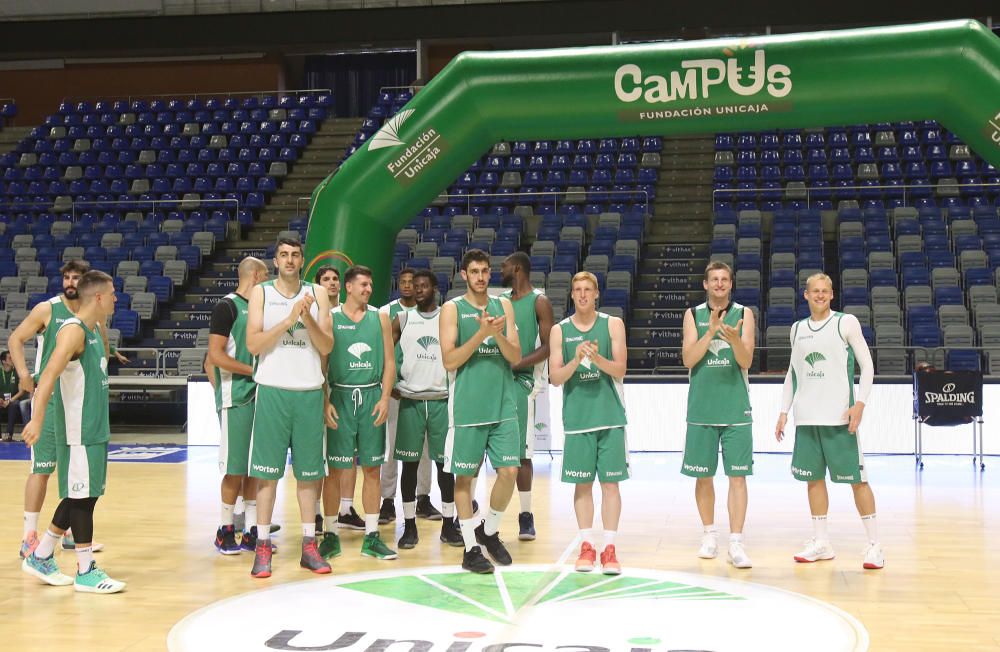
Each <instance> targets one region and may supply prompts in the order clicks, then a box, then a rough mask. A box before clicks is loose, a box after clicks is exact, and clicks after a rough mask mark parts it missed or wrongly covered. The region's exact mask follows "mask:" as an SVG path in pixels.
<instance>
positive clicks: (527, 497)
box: [517, 489, 531, 512]
mask: <svg viewBox="0 0 1000 652" xmlns="http://www.w3.org/2000/svg"><path fill="white" fill-rule="evenodd" d="M517 497H518V498H519V499H520V500H521V511H522V512H530V511H531V490H530V489H529V490H528V491H518V492H517Z"/></svg>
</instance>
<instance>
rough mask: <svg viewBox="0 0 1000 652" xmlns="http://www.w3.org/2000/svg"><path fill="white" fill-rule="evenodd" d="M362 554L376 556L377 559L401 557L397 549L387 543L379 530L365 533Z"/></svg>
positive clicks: (363, 555)
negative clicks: (379, 533)
mask: <svg viewBox="0 0 1000 652" xmlns="http://www.w3.org/2000/svg"><path fill="white" fill-rule="evenodd" d="M361 556H362V557H374V558H375V559H396V558H397V557H399V555H398V554H396V551H395V550H393V549H392V548H390V547H389V546H387V545H385V543H384V542H383V541H382V538H381V537H380V536H379V535H378V532H371V533H369V534H366V535H365V540H364V541H363V542H362V543H361Z"/></svg>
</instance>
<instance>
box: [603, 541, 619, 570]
mask: <svg viewBox="0 0 1000 652" xmlns="http://www.w3.org/2000/svg"><path fill="white" fill-rule="evenodd" d="M601 572H602V573H604V574H605V575H621V572H622V565H621V564H619V563H618V557H616V556H615V547H614V546H607V547H606V548H605V549H604V552H602V553H601Z"/></svg>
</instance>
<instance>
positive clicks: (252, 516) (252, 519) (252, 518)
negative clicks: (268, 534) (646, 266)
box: [243, 500, 257, 532]
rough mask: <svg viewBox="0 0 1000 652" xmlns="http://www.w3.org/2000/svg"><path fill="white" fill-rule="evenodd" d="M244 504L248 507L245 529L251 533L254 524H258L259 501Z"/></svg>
mask: <svg viewBox="0 0 1000 652" xmlns="http://www.w3.org/2000/svg"><path fill="white" fill-rule="evenodd" d="M243 504H244V506H245V507H246V518H245V519H243V527H245V528H246V529H247V532H249V531H250V528H251V527H253V524H254V523H256V522H257V501H256V500H248V501H246V502H245V503H243Z"/></svg>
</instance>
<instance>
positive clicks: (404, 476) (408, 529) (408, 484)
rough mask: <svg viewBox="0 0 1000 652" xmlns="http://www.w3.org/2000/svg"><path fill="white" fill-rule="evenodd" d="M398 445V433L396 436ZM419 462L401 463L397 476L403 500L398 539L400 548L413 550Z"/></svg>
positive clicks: (416, 540)
mask: <svg viewBox="0 0 1000 652" xmlns="http://www.w3.org/2000/svg"><path fill="white" fill-rule="evenodd" d="M396 445H397V446H398V445H399V433H397V436H396ZM419 466H420V462H419V461H416V460H414V461H412V462H403V471H402V473H400V475H399V495H400V497H401V498H402V499H403V534H402V536H400V537H399V547H400V548H414V547H416V545H417V543H419V541H420V537H419V535H418V533H417V473H418V467H419Z"/></svg>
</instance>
